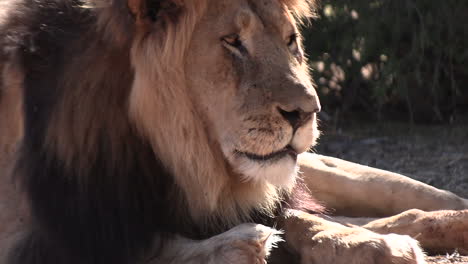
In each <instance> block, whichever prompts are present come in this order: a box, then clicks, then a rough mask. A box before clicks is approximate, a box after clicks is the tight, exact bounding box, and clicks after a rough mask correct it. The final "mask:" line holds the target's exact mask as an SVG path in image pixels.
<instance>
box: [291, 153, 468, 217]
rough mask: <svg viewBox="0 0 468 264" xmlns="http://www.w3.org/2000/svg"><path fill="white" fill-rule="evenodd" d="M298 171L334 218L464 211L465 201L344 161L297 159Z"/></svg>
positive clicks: (318, 157) (306, 156)
mask: <svg viewBox="0 0 468 264" xmlns="http://www.w3.org/2000/svg"><path fill="white" fill-rule="evenodd" d="M299 165H300V170H301V171H302V173H303V177H304V180H305V182H306V184H307V186H308V187H309V189H311V191H312V193H313V195H314V197H315V198H316V199H317V200H319V201H322V202H323V203H324V205H325V207H326V208H329V209H334V210H335V211H332V213H333V214H335V215H343V216H359V217H363V216H367V217H382V216H391V215H395V214H398V213H401V212H404V211H406V210H409V209H413V208H416V209H421V210H424V211H435V210H462V209H468V200H466V199H462V198H460V197H458V196H456V195H455V194H453V193H451V192H448V191H444V190H439V189H437V188H434V187H432V186H429V185H427V184H424V183H421V182H418V181H415V180H412V179H410V178H408V177H405V176H403V175H400V174H396V173H391V172H388V171H384V170H379V169H375V168H371V167H367V166H363V165H359V164H356V163H352V162H347V161H344V160H340V159H336V158H332V157H327V156H321V155H315V154H310V153H306V154H301V155H300V156H299Z"/></svg>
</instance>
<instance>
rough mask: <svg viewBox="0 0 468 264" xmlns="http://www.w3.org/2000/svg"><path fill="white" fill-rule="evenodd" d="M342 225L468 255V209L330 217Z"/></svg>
mask: <svg viewBox="0 0 468 264" xmlns="http://www.w3.org/2000/svg"><path fill="white" fill-rule="evenodd" d="M330 219H332V220H335V221H337V222H340V223H343V224H351V225H359V226H361V227H363V228H366V229H368V230H372V231H374V232H377V233H380V234H389V233H396V234H401V235H409V236H411V237H413V238H415V239H417V240H418V241H419V243H420V244H421V246H422V247H423V248H424V249H426V250H428V251H429V252H431V253H445V252H448V251H452V250H454V249H458V251H459V252H460V253H462V254H468V210H463V211H434V212H424V211H421V210H416V209H414V210H409V211H406V212H403V213H401V214H398V215H395V216H392V217H386V218H381V219H373V220H372V219H363V218H347V217H331V218H330Z"/></svg>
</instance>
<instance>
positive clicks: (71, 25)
mask: <svg viewBox="0 0 468 264" xmlns="http://www.w3.org/2000/svg"><path fill="white" fill-rule="evenodd" d="M311 4H312V3H309V2H307V1H306V0H35V1H27V0H2V1H1V2H0V7H2V10H3V13H2V14H0V23H1V24H0V43H1V47H2V49H1V53H0V59H1V60H0V70H1V72H2V79H1V82H0V92H1V93H0V96H1V101H0V102H1V104H0V106H1V108H0V110H1V112H0V114H1V115H0V118H1V121H2V130H3V131H2V133H0V135H2V137H1V138H0V139H1V140H2V141H3V142H1V143H2V151H5V152H9V153H11V152H12V151H13V150H11V148H13V149H14V148H15V146H14V143H16V142H20V148H19V150H18V152H17V154H15V155H17V156H16V157H15V169H14V174H15V177H16V178H17V180H18V183H19V185H20V186H21V188H22V189H21V190H22V191H23V192H24V196H22V197H25V200H26V205H25V206H24V207H21V204H22V201H21V198H18V197H20V195H21V194H20V193H19V192H14V191H13V188H11V189H10V188H9V189H6V188H5V187H3V188H5V190H2V191H5V193H4V194H3V196H4V197H7V198H3V203H5V204H6V206H5V207H4V209H5V210H7V213H6V214H5V215H6V216H5V215H3V216H2V218H1V220H2V221H5V223H6V225H5V226H6V227H4V230H2V231H1V236H2V237H0V243H1V245H0V246H1V249H0V250H2V251H3V252H1V254H0V257H1V258H2V259H0V262H1V263H7V264H55V263H57V264H64V263H66V264H104V263H106V264H107V263H112V264H137V263H193V264H198V263H200V264H201V263H213V264H214V263H249V264H250V263H265V261H266V259H267V257H268V256H269V254H270V251H271V248H272V246H273V245H275V244H277V243H278V242H279V241H280V240H281V239H284V240H285V243H281V244H280V245H284V248H286V249H287V250H288V252H290V253H292V254H293V255H296V256H299V257H300V259H301V262H302V263H405V264H406V263H424V258H423V257H424V255H423V253H422V251H421V249H420V248H419V246H418V244H417V242H416V241H415V240H413V239H412V238H410V237H409V236H403V235H395V234H390V235H381V234H377V233H374V232H372V231H369V230H366V229H363V228H360V227H356V226H345V225H341V224H339V223H337V222H349V221H353V222H355V220H356V219H354V220H353V219H344V218H332V219H331V220H332V221H330V220H327V219H326V218H324V217H323V216H322V215H318V213H320V212H322V207H321V206H319V205H318V204H317V203H316V202H315V201H314V200H313V199H312V198H311V197H310V195H308V189H307V187H306V186H304V182H303V181H302V180H301V178H300V177H299V176H298V170H299V168H298V166H297V159H298V154H299V153H303V152H305V151H306V150H308V149H309V147H310V146H311V145H313V144H314V143H315V140H316V138H317V136H318V132H317V128H316V122H317V120H316V113H317V112H318V111H319V110H320V104H319V100H318V98H317V95H316V93H315V90H314V88H313V84H312V82H311V79H310V77H309V73H308V69H307V64H306V61H305V58H304V54H303V50H302V46H301V36H300V34H299V32H298V29H297V19H301V18H302V17H305V16H308V15H309V14H310V8H311ZM5 10H6V12H5ZM20 107H23V108H22V109H21V108H20ZM23 119H24V121H23ZM3 122H8V123H9V124H11V126H8V125H7V126H4V125H3ZM11 131H13V132H11ZM7 141H11V143H12V145H11V148H10V146H8V148H9V149H6V150H3V148H4V147H5V146H7V144H6V143H5V142H7ZM301 159H305V160H303V161H302V165H303V166H302V167H301V170H304V171H307V170H313V169H314V166H309V165H310V164H311V162H314V158H313V157H312V158H308V156H301ZM324 162H325V164H327V166H329V167H333V166H332V165H333V164H331V163H333V161H331V160H328V161H327V160H326V159H325V161H324ZM327 162H328V163H327ZM0 165H1V166H2V167H3V169H2V170H3V171H2V172H3V174H4V175H5V174H6V167H8V165H9V164H7V162H6V159H2V164H0ZM341 167H343V168H345V166H341ZM322 171H325V172H326V170H325V169H323V170H322ZM366 171H367V172H368V171H369V170H366ZM313 174H314V173H313ZM314 175H319V174H314ZM327 175H333V173H328V174H327ZM309 180H310V178H309ZM309 180H308V176H307V175H306V176H305V183H306V184H308V185H309V187H311V186H313V182H312V183H311V182H310V181H309ZM1 181H2V183H6V182H7V178H6V177H5V176H3V177H1ZM2 186H10V187H12V186H11V185H10V184H2ZM424 188H426V187H424ZM7 199H11V200H7ZM12 201H13V203H12ZM460 201H461V202H462V203H463V202H464V201H462V200H460ZM0 205H2V203H0ZM13 207H17V208H13ZM20 207H21V208H20ZM462 207H463V206H462ZM463 208H465V207H463ZM309 213H316V214H309ZM419 213H420V212H419V211H410V212H409V213H404V215H402V217H405V216H406V217H408V216H409V217H413V218H412V219H420V218H418V217H419V216H418V214H419ZM422 215H423V216H421V217H422V218H424V216H425V214H422ZM466 215H467V214H466V212H460V214H459V215H458V217H459V218H454V219H461V220H460V221H459V222H460V223H461V224H459V225H455V226H454V227H453V226H452V227H451V228H455V230H460V231H464V228H465V226H466V222H467V221H466V219H467V217H466ZM422 218H421V219H422ZM18 219H24V220H23V221H22V222H20V221H18ZM424 219H426V218H424ZM424 219H423V220H424ZM431 219H432V220H433V218H430V219H429V220H431ZM358 220H359V221H360V222H362V220H363V219H358ZM387 220H388V219H383V220H377V221H370V220H368V221H367V222H366V221H364V222H363V223H364V224H366V226H365V227H367V228H369V229H371V230H375V231H377V232H385V231H391V232H394V231H393V229H391V227H394V226H386V225H385V224H386V223H389V222H387ZM379 221H383V222H379ZM391 221H392V222H391V223H406V222H404V221H403V222H402V221H400V220H398V219H397V220H391ZM254 223H255V224H254ZM379 223H380V225H379ZM382 223H383V224H382ZM356 224H357V223H356ZM361 224H362V223H361ZM385 228H390V230H385ZM457 228H458V229H457ZM277 229H282V230H283V231H284V236H283V237H282V238H281V237H280V236H281V232H280V231H278V230H277ZM411 230H413V229H411ZM452 230H453V229H452ZM395 232H397V231H395ZM421 233H422V234H425V233H424V231H421ZM426 233H427V232H426ZM431 238H432V237H430V236H429V238H428V241H429V240H430V239H431ZM464 243H465V242H463V241H462V242H461V246H462V247H463V246H466V244H464ZM458 245H460V243H458V244H453V245H450V246H449V247H450V248H454V247H456V246H458ZM275 260H277V259H272V261H275Z"/></svg>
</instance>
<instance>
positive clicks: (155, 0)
mask: <svg viewBox="0 0 468 264" xmlns="http://www.w3.org/2000/svg"><path fill="white" fill-rule="evenodd" d="M183 2H184V0H127V5H128V8H129V10H130V13H131V14H132V15H133V17H134V18H135V22H136V23H137V24H139V25H147V24H149V23H152V22H155V21H157V20H159V19H175V18H176V17H177V16H178V14H179V13H180V10H181V9H182V7H183V4H184V3H183Z"/></svg>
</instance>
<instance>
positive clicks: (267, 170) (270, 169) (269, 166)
mask: <svg viewBox="0 0 468 264" xmlns="http://www.w3.org/2000/svg"><path fill="white" fill-rule="evenodd" d="M234 163H235V164H232V165H233V166H234V168H236V171H237V172H238V173H240V174H241V175H242V180H243V181H244V182H251V183H253V184H258V183H262V182H268V183H270V184H272V185H275V186H277V187H280V188H290V187H292V186H293V185H294V183H295V181H296V176H297V172H298V170H299V168H298V166H297V162H296V158H295V157H293V156H291V155H284V156H283V157H282V158H279V159H275V160H274V161H269V160H267V161H261V160H256V159H250V158H248V157H246V156H243V157H237V158H236V160H235V162H234Z"/></svg>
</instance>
